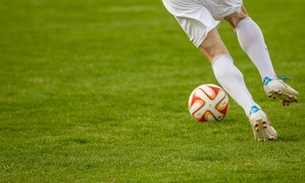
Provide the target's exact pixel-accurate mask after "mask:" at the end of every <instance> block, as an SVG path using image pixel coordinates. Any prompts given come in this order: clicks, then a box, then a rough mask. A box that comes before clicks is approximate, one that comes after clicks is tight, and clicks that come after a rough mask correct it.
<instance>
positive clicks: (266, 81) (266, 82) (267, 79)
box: [263, 77, 272, 86]
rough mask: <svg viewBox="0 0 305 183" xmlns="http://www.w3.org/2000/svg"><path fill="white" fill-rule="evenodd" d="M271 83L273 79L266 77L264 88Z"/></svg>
mask: <svg viewBox="0 0 305 183" xmlns="http://www.w3.org/2000/svg"><path fill="white" fill-rule="evenodd" d="M270 81H272V79H270V78H269V77H265V78H264V80H263V83H264V86H266V85H267V84H268V83H269V82H270Z"/></svg>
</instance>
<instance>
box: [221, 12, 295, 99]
mask: <svg viewBox="0 0 305 183" xmlns="http://www.w3.org/2000/svg"><path fill="white" fill-rule="evenodd" d="M224 19H225V20H227V21H228V22H229V23H230V24H231V25H232V27H233V28H235V32H236V34H237V38H238V41H239V44H240V46H241V48H242V49H243V50H244V51H245V52H246V53H247V55H248V56H249V58H250V59H251V60H252V62H253V63H254V65H255V66H256V68H257V69H258V71H259V73H260V75H261V78H262V80H263V83H264V90H265V92H266V94H267V95H268V96H269V97H273V98H275V97H278V98H280V99H281V100H282V103H283V105H289V103H292V102H297V101H298V92H297V91H295V90H294V89H293V88H291V87H290V86H288V85H287V84H286V83H284V82H283V81H282V80H279V79H277V76H276V74H275V71H274V68H273V65H272V61H271V58H270V55H269V51H268V48H267V46H266V43H265V39H264V36H263V34H262V31H261V29H260V27H259V26H258V25H257V24H256V23H255V22H254V21H253V20H252V19H251V18H250V17H249V16H248V13H247V11H246V9H245V7H244V6H242V11H241V12H236V13H232V14H230V15H228V16H226V17H225V18H224Z"/></svg>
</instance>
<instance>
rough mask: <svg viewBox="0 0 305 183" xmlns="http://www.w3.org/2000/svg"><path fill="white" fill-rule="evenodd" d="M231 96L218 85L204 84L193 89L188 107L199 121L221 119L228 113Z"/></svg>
mask: <svg viewBox="0 0 305 183" xmlns="http://www.w3.org/2000/svg"><path fill="white" fill-rule="evenodd" d="M228 107H229V97H228V95H227V93H226V92H225V91H224V90H223V89H222V88H221V87H220V86H218V85H215V84H203V85H200V86H198V87H197V88H195V89H194V90H193V92H192V93H191V95H190V97H189V101H188V109H189V112H190V114H191V116H192V117H193V118H195V119H196V120H197V121H199V122H209V121H221V120H222V119H223V118H224V117H225V116H226V114H227V111H228Z"/></svg>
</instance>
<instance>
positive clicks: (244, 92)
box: [212, 55, 260, 116]
mask: <svg viewBox="0 0 305 183" xmlns="http://www.w3.org/2000/svg"><path fill="white" fill-rule="evenodd" d="M212 68H213V71H214V74H215V77H216V79H217V81H218V82H219V84H220V85H221V86H222V87H223V89H224V90H225V91H226V92H227V93H228V94H229V95H230V96H231V97H232V98H233V99H234V100H235V101H236V102H237V104H239V105H240V106H241V107H242V108H243V109H244V111H245V113H246V115H247V116H249V113H250V108H251V107H252V106H254V105H255V106H257V107H259V108H260V106H259V105H258V104H257V103H255V102H254V101H253V99H252V96H251V94H250V92H249V91H248V88H247V87H246V84H245V82H244V77H243V75H242V73H241V72H240V70H238V68H236V67H235V65H234V63H233V59H232V57H230V56H229V55H219V56H218V57H216V58H215V59H214V61H213V63H212Z"/></svg>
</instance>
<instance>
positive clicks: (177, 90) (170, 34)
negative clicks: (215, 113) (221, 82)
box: [0, 0, 305, 183]
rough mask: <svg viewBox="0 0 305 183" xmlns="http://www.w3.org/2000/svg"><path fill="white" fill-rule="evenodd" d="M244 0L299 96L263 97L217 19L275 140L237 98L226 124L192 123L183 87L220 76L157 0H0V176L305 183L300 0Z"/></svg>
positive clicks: (251, 69)
mask: <svg viewBox="0 0 305 183" xmlns="http://www.w3.org/2000/svg"><path fill="white" fill-rule="evenodd" d="M245 4H246V6H247V7H248V11H249V13H250V14H251V15H252V18H253V19H255V20H256V21H257V23H258V24H259V25H260V26H261V28H262V29H263V31H264V33H265V38H266V40H267V44H268V46H269V50H270V53H271V56H272V58H273V60H274V61H273V62H274V67H275V69H276V71H277V73H278V74H285V75H288V76H291V77H293V80H291V81H289V84H291V85H292V86H293V87H294V88H296V89H297V90H298V91H299V92H300V99H299V100H300V102H299V103H298V104H294V105H291V106H289V107H282V106H281V105H280V102H279V101H273V100H271V99H268V98H267V97H266V96H265V94H264V92H263V89H262V86H261V82H260V78H259V74H258V73H257V71H256V70H255V69H254V67H253V65H252V64H251V62H250V61H249V59H248V58H247V57H246V55H245V54H244V53H243V52H242V51H240V49H239V45H238V43H237V41H236V39H235V34H234V31H233V30H231V28H230V27H229V25H227V24H226V23H225V22H223V23H222V26H221V28H220V32H221V34H222V35H223V39H224V41H225V42H226V44H227V45H228V47H229V49H230V51H231V54H232V55H233V57H234V59H235V63H236V65H237V66H238V67H239V68H240V69H241V70H242V71H243V73H244V76H245V79H246V83H247V84H248V86H249V90H250V91H251V92H252V93H253V97H254V98H255V100H256V101H257V102H258V103H259V104H260V105H261V106H262V107H263V108H264V110H265V111H266V112H267V113H268V114H269V118H270V120H271V121H272V123H273V125H274V126H275V128H276V130H277V131H278V133H279V139H278V140H277V141H275V142H265V143H257V142H255V141H254V140H253V134H252V131H251V127H250V125H249V123H248V120H247V118H246V117H245V115H244V112H243V110H242V109H241V108H240V107H239V106H237V104H236V103H235V102H233V100H230V108H229V112H228V115H227V116H226V118H225V120H223V121H222V122H219V123H208V124H200V123H197V122H195V121H194V120H193V119H191V117H190V115H189V114H188V110H187V100H188V96H189V94H190V92H191V91H192V90H193V89H194V88H195V87H196V86H198V85H200V84H202V83H217V82H216V80H215V78H214V75H213V73H212V71H211V67H210V65H209V63H208V62H207V61H206V59H205V58H204V57H203V56H202V55H201V54H200V53H199V52H198V50H196V49H195V48H194V46H193V45H192V44H191V43H190V42H189V41H188V39H187V37H186V36H185V34H184V33H183V31H182V30H181V29H180V27H179V25H178V24H177V23H176V21H175V20H174V18H173V17H172V16H171V15H170V14H169V13H168V12H167V11H166V10H165V9H164V7H163V5H162V4H161V1H156V0H145V1H139V0H125V1H118V2H114V1H110V0H103V1H94V0H87V1H73V0H66V1H59V0H45V1H40V0H29V1H21V0H14V1H9V0H2V1H1V2H0V12H1V13H0V35H1V37H0V83H1V84H0V139H1V143H0V182H14V183H15V182H22V183H24V182H33V183H34V182H35V183H36V182H73V183H74V182H105V183H106V182H145V183H147V182H247V183H252V182H253V183H254V182H268V183H270V182H272V183H273V182H278V183H282V182H285V183H288V182H291V183H297V182H300V183H301V182H304V181H305V174H304V172H305V163H304V162H305V158H304V153H305V136H304V129H305V123H304V119H305V113H304V112H303V109H304V107H305V105H304V99H303V91H304V87H305V84H304V76H305V74H304V67H305V64H304V56H303V53H304V44H305V41H304V39H303V37H302V36H303V35H304V34H305V30H304V28H303V27H304V25H303V24H304V21H303V18H304V10H303V7H304V5H305V1H302V0H291V1H289V3H288V4H287V3H283V2H279V1H277V0H270V1H263V0H255V1H245Z"/></svg>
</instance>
